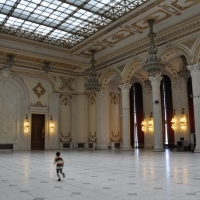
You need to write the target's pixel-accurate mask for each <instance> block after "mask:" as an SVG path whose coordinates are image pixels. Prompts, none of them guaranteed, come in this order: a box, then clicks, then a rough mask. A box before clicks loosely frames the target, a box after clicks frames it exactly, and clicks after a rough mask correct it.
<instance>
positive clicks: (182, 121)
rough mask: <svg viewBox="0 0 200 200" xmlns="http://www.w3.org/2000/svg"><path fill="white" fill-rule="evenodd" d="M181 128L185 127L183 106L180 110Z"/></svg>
mask: <svg viewBox="0 0 200 200" xmlns="http://www.w3.org/2000/svg"><path fill="white" fill-rule="evenodd" d="M180 122H181V129H184V128H185V125H186V120H185V110H184V108H183V110H182V112H181V120H180Z"/></svg>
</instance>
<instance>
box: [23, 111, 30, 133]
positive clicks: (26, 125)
mask: <svg viewBox="0 0 200 200" xmlns="http://www.w3.org/2000/svg"><path fill="white" fill-rule="evenodd" d="M24 129H25V132H26V133H28V132H29V122H28V115H27V114H26V120H25V123H24Z"/></svg>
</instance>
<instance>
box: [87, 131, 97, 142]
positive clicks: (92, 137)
mask: <svg viewBox="0 0 200 200" xmlns="http://www.w3.org/2000/svg"><path fill="white" fill-rule="evenodd" d="M88 141H89V142H96V141H97V136H96V132H95V133H94V135H92V133H91V132H89V137H88Z"/></svg>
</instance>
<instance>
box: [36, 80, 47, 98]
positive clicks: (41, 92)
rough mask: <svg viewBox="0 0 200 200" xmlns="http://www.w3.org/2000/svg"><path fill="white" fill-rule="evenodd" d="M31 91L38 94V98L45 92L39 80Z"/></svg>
mask: <svg viewBox="0 0 200 200" xmlns="http://www.w3.org/2000/svg"><path fill="white" fill-rule="evenodd" d="M33 91H34V92H35V94H36V95H37V96H38V98H40V97H41V96H42V95H43V94H44V93H45V92H46V90H45V89H44V87H43V86H42V84H41V83H40V82H39V83H38V84H37V85H36V86H35V87H34V88H33Z"/></svg>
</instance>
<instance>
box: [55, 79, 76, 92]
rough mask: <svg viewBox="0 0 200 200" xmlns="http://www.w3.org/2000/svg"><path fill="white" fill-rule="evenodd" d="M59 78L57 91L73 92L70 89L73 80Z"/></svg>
mask: <svg viewBox="0 0 200 200" xmlns="http://www.w3.org/2000/svg"><path fill="white" fill-rule="evenodd" d="M59 78H60V79H61V86H60V87H59V89H61V90H68V91H74V89H73V88H72V82H73V81H75V79H73V78H65V77H62V76H60V77H59Z"/></svg>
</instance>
